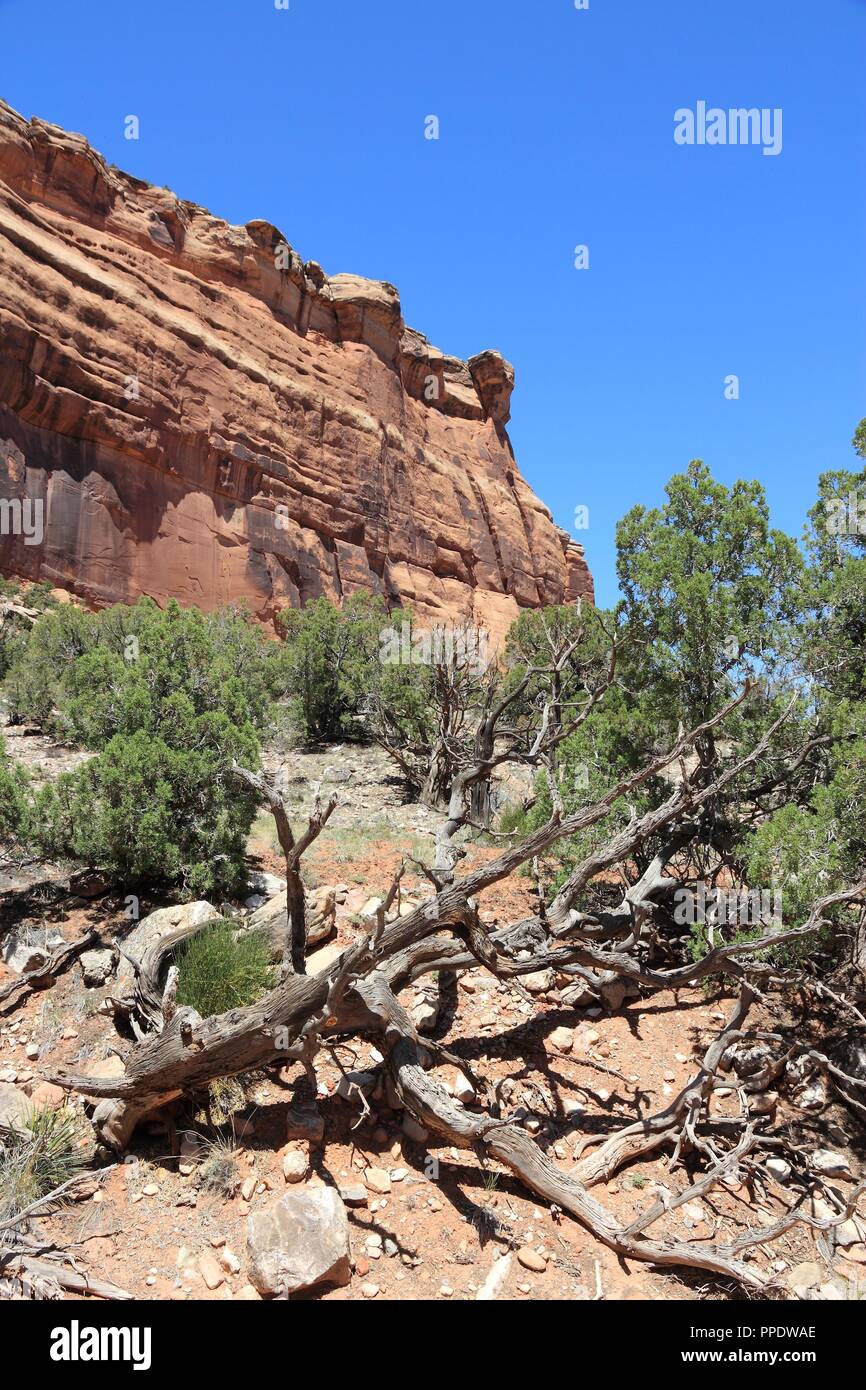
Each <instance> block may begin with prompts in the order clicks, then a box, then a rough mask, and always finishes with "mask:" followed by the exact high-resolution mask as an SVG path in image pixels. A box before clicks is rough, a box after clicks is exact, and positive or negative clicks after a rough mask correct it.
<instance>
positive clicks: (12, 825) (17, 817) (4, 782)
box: [0, 736, 31, 845]
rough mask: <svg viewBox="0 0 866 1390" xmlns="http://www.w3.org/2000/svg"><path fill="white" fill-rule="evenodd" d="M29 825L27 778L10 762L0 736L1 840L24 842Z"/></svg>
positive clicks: (29, 798)
mask: <svg viewBox="0 0 866 1390" xmlns="http://www.w3.org/2000/svg"><path fill="white" fill-rule="evenodd" d="M30 828H31V793H30V779H29V778H28V776H27V774H26V772H25V771H24V769H23V768H21V767H18V766H17V765H16V764H15V763H13V762H12V760H11V758H10V757H9V755H8V753H7V752H6V744H5V742H4V740H3V738H2V736H0V844H7V845H8V844H12V845H21V844H26V843H27V841H28V839H29V837H30Z"/></svg>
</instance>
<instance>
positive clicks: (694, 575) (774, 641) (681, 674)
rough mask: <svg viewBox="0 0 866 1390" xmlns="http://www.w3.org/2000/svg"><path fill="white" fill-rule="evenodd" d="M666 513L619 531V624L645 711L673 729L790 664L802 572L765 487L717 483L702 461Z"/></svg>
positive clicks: (630, 521)
mask: <svg viewBox="0 0 866 1390" xmlns="http://www.w3.org/2000/svg"><path fill="white" fill-rule="evenodd" d="M666 493H667V497H668V501H667V503H666V504H665V506H664V507H662V508H652V509H649V510H647V509H646V508H645V507H641V506H638V507H633V508H632V510H631V511H630V512H628V513H627V515H626V516H625V517H624V518H623V520H622V521H621V522H620V523H619V525H618V527H617V573H618V575H619V580H620V585H621V587H622V591H623V594H624V602H623V606H622V610H621V617H622V621H623V622H624V624H625V625H626V627H627V630H628V634H629V636H630V638H631V642H632V645H633V650H634V652H635V653H639V657H638V660H639V665H640V678H641V692H642V703H643V704H644V705H645V707H646V708H648V709H649V710H651V713H652V717H653V722H654V723H656V724H658V725H659V726H660V727H661V728H664V729H666V730H669V729H675V728H676V726H677V723H678V722H679V721H680V720H682V722H683V723H684V724H685V726H686V727H687V728H688V727H691V726H692V725H693V724H697V723H699V722H700V721H702V720H704V719H706V718H707V717H708V716H709V715H711V714H713V713H715V712H716V711H717V710H718V709H719V708H720V707H721V706H722V705H723V704H724V703H725V701H726V700H727V699H728V698H730V695H731V694H732V693H733V692H734V690H735V689H736V688H737V687H738V686H739V685H741V684H742V681H743V679H744V678H746V677H755V676H764V677H767V676H769V675H772V673H773V672H775V671H778V670H779V669H780V668H781V667H782V666H783V664H784V662H785V660H786V659H787V658H788V656H789V643H790V635H791V629H792V625H793V624H794V622H795V621H796V619H797V617H798V614H799V612H800V584H801V579H802V570H803V562H802V556H801V554H800V551H799V549H798V547H797V544H796V542H795V541H793V540H792V539H791V538H790V537H789V536H786V535H784V534H783V533H782V532H780V531H777V530H773V529H772V528H771V527H770V524H769V509H768V506H767V501H766V497H765V495H764V490H763V488H762V487H761V485H760V484H759V483H757V482H750V483H749V482H742V481H740V482H736V483H734V484H733V486H732V487H731V488H727V487H725V486H724V485H723V484H722V483H718V482H716V481H715V480H714V479H713V477H712V476H711V474H710V472H709V469H708V468H707V467H706V466H705V465H704V464H703V463H701V462H699V461H697V460H695V461H693V462H692V463H690V464H689V467H688V470H687V471H686V472H685V473H680V474H677V475H676V476H675V477H674V478H672V479H671V481H670V482H669V483H668V485H667V488H666Z"/></svg>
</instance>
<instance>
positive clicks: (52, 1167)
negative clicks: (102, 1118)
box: [0, 1108, 84, 1221]
mask: <svg viewBox="0 0 866 1390" xmlns="http://www.w3.org/2000/svg"><path fill="white" fill-rule="evenodd" d="M83 1167H84V1160H83V1158H82V1155H81V1152H80V1150H79V1148H78V1121H77V1118H76V1116H75V1114H74V1113H73V1112H72V1111H71V1110H68V1109H66V1108H63V1109H60V1110H50V1109H47V1108H46V1109H44V1110H39V1109H34V1110H33V1112H32V1114H30V1115H28V1116H27V1118H26V1120H25V1121H24V1123H23V1124H22V1125H21V1127H20V1128H18V1127H16V1128H13V1129H12V1130H11V1131H10V1132H9V1133H8V1134H6V1135H5V1136H4V1139H3V1143H2V1147H0V1221H5V1220H9V1218H10V1217H13V1216H17V1215H18V1213H19V1212H22V1211H24V1210H25V1208H26V1207H29V1206H30V1205H31V1203H33V1202H35V1201H37V1200H38V1199H39V1198H40V1197H44V1196H46V1194H47V1193H49V1192H53V1191H54V1189H55V1188H57V1187H60V1186H62V1184H63V1183H65V1182H68V1181H69V1179H70V1178H73V1177H75V1175H76V1173H79V1172H81V1170H82V1169H83Z"/></svg>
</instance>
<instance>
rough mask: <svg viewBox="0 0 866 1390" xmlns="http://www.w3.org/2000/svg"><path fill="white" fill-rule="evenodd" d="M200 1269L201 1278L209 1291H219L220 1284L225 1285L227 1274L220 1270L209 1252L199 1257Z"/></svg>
mask: <svg viewBox="0 0 866 1390" xmlns="http://www.w3.org/2000/svg"><path fill="white" fill-rule="evenodd" d="M198 1267H199V1272H200V1274H201V1277H202V1279H203V1280H204V1281H205V1283H206V1284H207V1286H208V1288H209V1289H218V1288H219V1286H220V1284H222V1283H224V1281H225V1272H224V1271H223V1270H221V1269H220V1267H219V1265H218V1264H217V1261H216V1260H215V1258H214V1256H213V1255H212V1254H211V1253H210V1251H209V1250H208V1251H205V1253H204V1254H203V1255H200V1256H199V1260H198Z"/></svg>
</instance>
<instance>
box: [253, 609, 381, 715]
mask: <svg viewBox="0 0 866 1390" xmlns="http://www.w3.org/2000/svg"><path fill="white" fill-rule="evenodd" d="M391 621H393V615H392V617H390V618H389V616H388V610H387V608H386V606H385V603H384V600H383V599H381V598H380V597H379V596H378V595H375V594H364V593H358V594H352V595H351V596H350V597H349V598H348V599H347V600H346V602H345V603H344V604H343V606H342V608H335V607H334V605H333V604H332V603H329V602H328V600H327V599H325V598H320V599H315V600H314V601H313V602H312V603H308V604H307V605H306V607H305V608H301V609H295V608H288V609H286V610H285V611H284V612H283V613H281V614H280V617H279V624H280V627H281V628H282V631H283V634H284V636H285V644H284V647H283V648H282V650H281V654H280V667H281V685H282V688H283V690H284V691H285V694H286V696H287V698H288V700H289V705H290V708H291V712H292V715H293V716H294V722H295V724H296V727H297V729H298V731H299V733H300V735H301V736H302V737H303V738H305V739H310V740H321V739H335V738H343V737H345V736H346V734H347V733H351V732H352V717H353V715H355V714H357V712H358V710H359V709H360V707H361V705H362V703H363V698H364V694H365V691H366V689H367V685H368V682H369V680H370V679H371V674H372V673H374V672H375V671H376V670H377V669H378V664H379V662H378V658H379V648H380V634H381V632H382V629H383V627H385V626H387V624H388V623H389V622H391Z"/></svg>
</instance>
